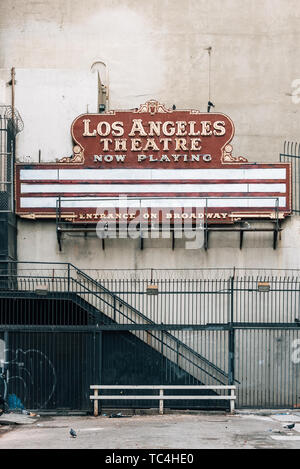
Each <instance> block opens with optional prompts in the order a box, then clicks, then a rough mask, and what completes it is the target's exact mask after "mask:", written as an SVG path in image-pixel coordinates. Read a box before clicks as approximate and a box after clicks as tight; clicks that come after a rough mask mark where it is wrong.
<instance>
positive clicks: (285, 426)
mask: <svg viewBox="0 0 300 469" xmlns="http://www.w3.org/2000/svg"><path fill="white" fill-rule="evenodd" d="M294 426H295V424H294V423H290V424H289V425H284V427H283V428H288V429H289V430H292V429H293V428H294Z"/></svg>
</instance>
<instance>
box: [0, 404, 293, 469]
mask: <svg viewBox="0 0 300 469" xmlns="http://www.w3.org/2000/svg"><path fill="white" fill-rule="evenodd" d="M117 412H118V413H119V412H120V411H117ZM287 424H294V428H292V429H289V428H285V426H286V425H287ZM71 428H72V429H73V430H75V433H76V437H72V436H71V435H70V429H71ZM299 448H300V412H299V411H298V412H296V411H289V410H287V411H285V410H283V411H264V412H259V411H258V412H251V413H250V412H235V413H234V414H230V413H227V412H195V413H181V412H172V413H171V412H170V413H165V414H164V415H158V414H153V415H130V414H128V415H127V414H126V412H125V411H122V412H121V416H120V415H116V413H108V414H106V415H100V416H98V417H94V416H91V415H77V416H76V415H75V416H74V415H65V416H58V415H52V416H49V415H41V416H36V415H31V416H29V415H22V414H17V413H8V414H2V416H1V417H0V450H5V449H6V450H11V449H13V450H15V449H23V450H27V449H30V450H34V449H39V450H41V449H46V450H55V449H65V450H74V449H77V450H78V449H80V450H83V449H84V450H88V449H101V450H103V451H102V452H101V454H102V457H103V458H104V457H105V455H107V457H112V458H115V459H112V460H111V461H110V462H111V463H119V462H122V463H124V461H121V460H116V458H117V457H118V455H119V457H121V456H122V451H124V450H127V451H126V454H128V455H130V451H129V450H133V452H132V454H133V455H134V454H136V455H138V454H139V452H141V454H146V456H147V458H148V459H149V458H150V456H149V454H150V453H151V450H153V451H154V452H153V454H162V453H160V451H162V452H163V453H166V454H179V453H182V454H189V451H188V450H190V454H193V450H195V451H196V450H204V449H226V450H227V449H233V450H234V449H299ZM184 450H187V451H184ZM118 451H119V453H118ZM128 451H129V452H128ZM149 451H150V453H149ZM151 454H152V453H151ZM195 454H196V453H195ZM112 455H113V456H112ZM161 457H162V456H161ZM152 459H155V456H152ZM128 461H129V460H128ZM128 461H127V460H126V461H125V463H126V464H129V465H131V466H133V467H135V465H138V462H137V463H136V464H134V460H130V461H129V462H128ZM105 462H109V461H108V460H107V461H105ZM148 462H149V461H148ZM150 462H151V461H150ZM152 462H153V463H154V460H153V461H152ZM156 462H158V463H160V464H161V463H163V461H162V460H161V461H156ZM176 462H177V461H175V463H176ZM180 462H182V461H180ZM140 463H141V461H140ZM168 463H170V462H168ZM185 463H188V462H185Z"/></svg>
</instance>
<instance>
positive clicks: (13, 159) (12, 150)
mask: <svg viewBox="0 0 300 469" xmlns="http://www.w3.org/2000/svg"><path fill="white" fill-rule="evenodd" d="M15 76H16V72H15V67H12V69H11V110H12V113H11V116H12V125H13V131H14V127H15ZM16 140H17V139H16V132H14V139H13V141H12V142H11V171H12V172H11V210H12V211H13V212H14V208H15V199H14V194H15V191H14V182H15V181H14V166H15V158H16Z"/></svg>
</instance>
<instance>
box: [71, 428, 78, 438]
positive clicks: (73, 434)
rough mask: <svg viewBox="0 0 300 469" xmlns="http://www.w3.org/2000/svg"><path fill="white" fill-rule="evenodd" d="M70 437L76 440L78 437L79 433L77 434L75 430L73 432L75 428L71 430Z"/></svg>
mask: <svg viewBox="0 0 300 469" xmlns="http://www.w3.org/2000/svg"><path fill="white" fill-rule="evenodd" d="M70 435H71V436H72V437H73V438H76V436H77V433H76V432H75V430H73V428H71V430H70Z"/></svg>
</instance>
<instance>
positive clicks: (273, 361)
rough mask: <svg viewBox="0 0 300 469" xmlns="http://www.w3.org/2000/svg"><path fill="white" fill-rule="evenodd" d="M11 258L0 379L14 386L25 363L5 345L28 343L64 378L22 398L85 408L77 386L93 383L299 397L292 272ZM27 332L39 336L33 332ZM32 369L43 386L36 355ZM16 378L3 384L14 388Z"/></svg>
mask: <svg viewBox="0 0 300 469" xmlns="http://www.w3.org/2000/svg"><path fill="white" fill-rule="evenodd" d="M4 265H5V264H3V266H4ZM11 265H12V266H13V267H11V268H10V270H9V272H7V271H5V269H4V268H3V269H2V271H1V274H0V360H1V353H2V366H3V368H5V367H4V365H3V364H5V363H9V364H10V365H9V367H12V364H14V368H13V369H10V372H9V373H10V377H9V381H5V383H6V385H7V384H8V383H10V388H11V387H13V385H14V386H15V387H16V386H17V383H18V386H19V388H20V386H21V388H22V389H23V385H22V384H21V383H22V379H21V378H22V377H23V379H24V373H25V371H24V369H23V368H22V366H19V368H18V367H17V366H15V365H16V363H23V362H24V360H22V359H21V358H20V357H19V358H18V359H17V358H16V357H15V358H14V359H12V358H11V357H9V356H8V352H7V350H8V349H9V350H13V352H9V353H13V354H16V351H19V352H18V353H22V354H23V355H24V357H29V356H30V353H31V352H29V351H32V350H35V351H36V352H34V353H35V354H37V356H44V357H47V358H44V362H45V361H46V362H47V363H50V362H51V366H52V369H53V370H60V369H61V368H60V367H61V361H62V362H63V363H64V364H65V365H64V366H65V373H66V376H65V377H62V374H61V372H59V373H58V374H57V375H56V376H57V377H56V380H55V392H54V391H53V394H52V397H51V399H49V400H48V401H47V402H46V401H45V399H44V400H42V399H40V401H38V400H37V398H34V401H33V402H34V403H36V402H42V401H43V403H44V404H43V405H44V407H45V408H48V409H49V408H55V409H56V408H58V407H62V406H63V402H64V406H67V403H68V399H69V402H70V403H71V404H70V405H71V407H72V408H88V407H89V405H90V403H89V402H88V400H87V399H86V396H87V395H88V393H89V385H91V384H101V383H102V384H207V385H209V384H211V385H216V384H235V385H237V403H236V405H237V407H238V408H250V407H256V408H270V407H272V408H282V407H285V408H297V407H300V394H299V385H298V381H299V373H300V327H299V325H300V296H299V295H300V272H298V271H290V273H289V274H290V275H287V272H283V273H282V275H279V274H280V273H279V272H277V275H275V272H271V271H270V272H269V275H268V272H266V271H262V272H261V274H259V272H256V275H251V274H249V272H248V274H247V273H246V272H244V271H239V270H234V271H230V269H228V270H224V271H222V272H221V271H219V272H218V276H217V278H214V276H213V272H210V275H208V272H207V271H203V272H202V273H201V275H200V272H199V275H198V278H189V279H187V280H184V279H180V278H165V279H164V278H163V275H162V273H161V275H160V276H159V278H158V277H156V276H155V272H153V271H150V272H148V273H147V275H146V274H145V272H144V274H143V275H138V273H136V275H133V272H131V274H132V275H129V273H128V272H127V277H128V278H127V279H124V278H122V276H120V277H121V278H116V277H115V278H114V279H110V278H109V276H108V275H107V272H106V273H105V274H104V273H102V275H101V272H100V271H99V272H98V275H97V277H98V279H95V278H93V277H92V276H90V275H89V274H87V273H86V272H83V271H82V270H80V269H78V268H76V267H75V266H73V265H72V264H59V263H53V264H49V263H11ZM149 273H150V275H148V274H149ZM193 274H194V273H193ZM227 274H229V275H227ZM166 276H167V274H166ZM99 277H100V279H99ZM101 277H103V279H102V281H100V280H101ZM123 277H124V276H123ZM133 277H135V278H133ZM141 277H143V278H141ZM1 334H2V335H1ZM39 334H44V335H43V337H44V338H45V337H47V339H45V340H44V339H43V340H41V341H40V342H38V341H39V340H40V339H38V337H39ZM62 337H64V339H63V340H62ZM1 341H2V342H1ZM18 341H19V342H18ZM1 343H2V352H1ZM8 344H9V347H8ZM11 344H14V345H13V346H12V347H11ZM18 344H19V345H18ZM37 344H39V345H38V346H37ZM42 344H43V345H42ZM20 350H22V352H20ZM51 354H52V355H51ZM53 354H54V355H53ZM78 354H79V355H78ZM14 356H15V355H14ZM66 357H69V358H66ZM73 358H74V360H73ZM68 360H70V366H69V365H68ZM31 363H34V360H33V361H32V362H31ZM84 364H87V365H84ZM7 366H8V365H7ZM32 366H33V368H34V370H35V371H34V376H35V378H34V380H38V379H39V378H38V373H37V371H36V368H35V367H36V366H37V365H32ZM49 366H50V365H49ZM48 368H49V367H46V369H48ZM50 368H51V367H50ZM42 369H43V371H41V370H42ZM39 370H40V373H41V376H43V378H41V379H42V383H40V384H39V386H38V388H40V389H41V393H42V395H43V396H45V395H46V391H45V389H44V388H47V391H48V394H47V395H50V384H51V383H52V385H53V386H54V384H53V380H52V381H51V380H50V381H51V383H50V381H49V376H48V375H47V376H48V377H47V376H44V375H45V373H46V371H45V370H44V366H43V364H42V362H41V364H39ZM70 370H72V371H70ZM27 371H28V369H27ZM48 372H49V370H48ZM22 373H23V375H22ZM50 375H51V373H50ZM67 375H68V376H67ZM12 376H14V378H13V379H12ZM27 376H28V373H27ZM51 376H52V375H51ZM59 376H60V377H59ZM63 379H67V380H69V381H68V383H69V384H68V386H63V385H62V384H61V380H63ZM0 381H1V379H0ZM78 381H79V382H78ZM72 382H73V384H72ZM87 385H88V386H87ZM19 388H15V392H12V391H13V390H12V389H10V393H11V394H16V395H20V394H22V392H21V391H20V389H19ZM71 388H72V390H71ZM74 388H75V389H77V391H74ZM51 389H52V388H51ZM67 389H69V393H68V392H67ZM63 391H64V396H65V397H64V399H62V397H61V393H63ZM0 393H1V390H0ZM72 393H73V394H72ZM74 393H75V394H76V396H77V397H76V398H75V394H74ZM23 394H24V393H23ZM78 394H79V395H78ZM54 395H55V396H56V397H55V399H54V397H53V396H54ZM68 396H69V397H68ZM70 396H73V397H70ZM26 399H27V400H28V399H29V397H28V396H27V397H26ZM26 399H25V398H24V396H23V400H25V401H26ZM28 402H31V401H30V399H29V400H28ZM45 402H46V404H45ZM58 402H60V405H58ZM139 404H140V405H143V406H144V405H147V403H146V402H145V401H143V402H142V403H135V404H134V405H139ZM128 405H133V403H132V402H131V403H130V404H129V403H128ZM148 405H150V404H148ZM166 405H167V406H168V403H167V404H166ZM172 405H179V404H178V403H177V404H176V402H175V401H174V402H173V401H172ZM183 405H186V406H189V407H190V406H193V407H197V406H198V405H199V401H198V402H195V403H193V402H191V401H187V402H186V403H183V402H182V401H181V403H180V406H183ZM201 405H205V406H208V403H205V402H202V401H201ZM209 405H210V406H211V405H216V403H214V402H213V401H210V402H209ZM122 406H124V401H123V402H122Z"/></svg>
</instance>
